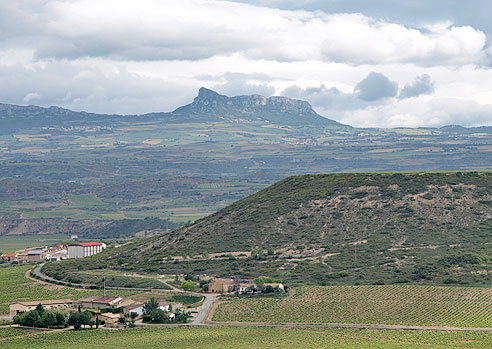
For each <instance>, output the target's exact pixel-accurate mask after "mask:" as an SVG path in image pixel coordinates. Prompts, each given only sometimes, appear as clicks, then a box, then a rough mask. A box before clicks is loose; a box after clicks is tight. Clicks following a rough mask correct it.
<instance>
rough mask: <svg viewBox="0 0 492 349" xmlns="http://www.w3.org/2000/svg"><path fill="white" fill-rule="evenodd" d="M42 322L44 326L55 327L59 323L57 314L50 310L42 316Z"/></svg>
mask: <svg viewBox="0 0 492 349" xmlns="http://www.w3.org/2000/svg"><path fill="white" fill-rule="evenodd" d="M41 324H42V326H43V327H48V328H50V327H54V326H56V325H57V318H56V314H55V313H53V312H50V311H46V312H44V313H43V316H41Z"/></svg>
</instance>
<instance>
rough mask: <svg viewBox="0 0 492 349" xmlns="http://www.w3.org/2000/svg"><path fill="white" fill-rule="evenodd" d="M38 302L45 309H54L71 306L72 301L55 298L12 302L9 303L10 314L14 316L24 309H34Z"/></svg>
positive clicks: (24, 310)
mask: <svg viewBox="0 0 492 349" xmlns="http://www.w3.org/2000/svg"><path fill="white" fill-rule="evenodd" d="M38 304H41V305H42V306H43V307H44V308H45V309H46V310H55V309H66V308H68V307H72V306H73V304H74V301H72V300H71V299H55V300H48V301H33V302H14V303H12V304H10V316H15V315H17V314H20V313H24V312H26V311H31V310H34V309H36V307H37V306H38Z"/></svg>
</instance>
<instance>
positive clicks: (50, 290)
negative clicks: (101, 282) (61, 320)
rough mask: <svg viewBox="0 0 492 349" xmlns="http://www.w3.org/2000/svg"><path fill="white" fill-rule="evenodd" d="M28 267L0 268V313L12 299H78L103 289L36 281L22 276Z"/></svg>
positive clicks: (116, 292) (6, 308)
mask: <svg viewBox="0 0 492 349" xmlns="http://www.w3.org/2000/svg"><path fill="white" fill-rule="evenodd" d="M30 268H31V267H30V266H17V267H10V266H9V267H1V268H0V314H8V313H9V304H10V303H12V302H13V301H36V300H43V299H59V298H71V299H72V298H73V299H79V298H82V297H88V296H91V295H102V294H103V290H78V289H73V288H68V287H62V286H54V285H47V284H41V283H38V282H36V281H33V280H30V279H27V278H26V277H25V276H24V274H25V273H26V271H27V270H29V269H30ZM106 293H107V295H110V296H112V295H116V296H129V295H131V294H135V293H136V292H131V291H107V292H106Z"/></svg>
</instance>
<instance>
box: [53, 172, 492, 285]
mask: <svg viewBox="0 0 492 349" xmlns="http://www.w3.org/2000/svg"><path fill="white" fill-rule="evenodd" d="M491 217H492V173H489V172H481V173H478V172H452V173H451V172H447V173H359V174H346V173H343V174H326V175H304V176H295V177H289V178H287V179H285V180H282V181H280V182H278V183H276V184H274V185H272V186H270V187H268V188H266V189H264V190H262V191H260V192H258V193H256V194H254V195H251V196H249V197H247V198H245V199H243V200H240V201H237V202H236V203H234V204H232V205H230V206H228V207H226V208H224V209H222V210H220V211H219V212H217V213H215V214H212V215H210V216H208V217H206V218H203V219H201V220H198V221H196V222H195V223H194V224H192V225H189V226H187V227H184V228H182V229H179V230H176V231H174V232H171V233H166V234H162V235H158V236H155V237H152V238H149V239H145V240H141V241H138V242H136V243H133V244H129V245H126V246H124V247H121V248H118V249H113V250H108V251H106V252H104V253H103V254H101V255H99V256H96V257H94V258H92V259H90V260H84V262H83V263H81V262H79V261H69V262H67V263H64V264H59V266H63V267H56V266H55V265H53V266H49V267H48V269H47V271H48V272H50V268H51V272H52V273H55V270H56V271H58V272H60V270H61V269H63V272H61V274H60V275H59V276H62V277H63V275H62V274H64V273H68V272H69V270H71V266H72V267H73V268H75V267H77V268H79V269H80V268H82V269H91V268H96V267H99V265H100V263H102V261H103V260H104V264H105V265H107V266H109V267H112V268H116V269H123V270H135V271H149V272H157V271H158V272H163V273H165V272H169V273H172V272H176V271H178V272H181V273H185V272H186V273H195V274H217V273H220V274H225V275H235V274H239V275H253V276H255V275H258V274H268V275H273V276H276V277H278V278H281V279H284V280H290V281H291V282H292V283H318V284H357V283H361V284H367V283H405V282H430V283H440V284H442V283H445V284H450V283H463V284H487V283H489V282H490V280H492V279H491V278H490V276H489V272H492V259H491V247H492V241H491V237H492V218H491ZM234 251H241V253H236V254H235V255H234V256H233V255H229V253H230V252H234ZM251 251H252V252H253V253H252V254H251V255H250V252H251ZM211 253H219V254H218V255H213V256H212V255H210V254H211ZM220 253H222V255H221V254H220ZM176 256H188V257H187V258H177V257H176ZM82 264H83V266H82V267H80V265H82Z"/></svg>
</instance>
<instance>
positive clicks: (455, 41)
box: [0, 0, 492, 126]
mask: <svg viewBox="0 0 492 349" xmlns="http://www.w3.org/2000/svg"><path fill="white" fill-rule="evenodd" d="M245 2H247V3H237V2H230V1H211V0H180V1H177V0H169V1H159V0H140V1H138V2H134V1H129V0H122V1H117V0H99V1H91V0H19V1H11V2H8V1H4V2H1V3H0V45H1V46H0V47H2V49H1V50H0V81H2V84H1V85H0V102H4V103H15V104H21V103H30V102H31V103H37V104H40V105H45V106H46V105H60V106H63V107H66V108H73V109H76V110H87V111H93V112H106V113H145V112H151V111H170V110H172V109H174V108H175V107H178V106H180V105H183V104H186V103H189V102H190V101H191V100H192V99H193V97H194V96H195V95H196V93H197V90H198V88H199V87H200V86H207V87H210V88H213V89H217V90H218V92H221V93H224V94H227V95H241V94H263V95H272V94H279V93H281V94H284V95H287V96H290V97H294V98H299V99H306V100H308V101H310V102H311V103H312V104H313V105H314V107H315V108H316V109H317V110H318V111H319V112H320V113H322V114H324V115H326V116H328V117H332V118H336V119H337V120H340V121H342V122H346V123H349V124H352V125H354V126H425V125H427V126H433V125H436V126H442V125H444V124H447V123H462V124H463V125H467V126H469V125H475V124H477V123H484V124H487V123H490V121H491V120H492V117H491V114H490V113H489V106H490V105H491V104H492V93H491V92H490V91H492V69H491V68H490V67H489V66H487V65H486V64H482V63H488V61H487V59H488V58H487V55H489V54H490V55H492V51H491V49H490V48H486V47H485V42H486V36H485V35H484V34H483V33H482V32H481V31H479V30H477V29H476V28H473V27H471V26H469V25H466V23H465V24H463V23H461V24H460V25H453V24H452V23H453V22H451V21H449V19H447V18H445V19H444V20H443V19H442V18H440V19H439V20H435V21H422V22H416V21H413V22H411V24H408V23H410V22H405V23H406V24H402V23H403V22H401V21H400V22H398V21H394V20H393V21H391V20H389V19H388V18H392V17H391V16H390V17H384V18H383V17H377V16H368V15H363V14H360V13H338V14H337V13H327V12H322V11H300V10H290V11H285V10H280V9H278V8H266V7H258V6H253V5H251V4H248V3H251V2H248V1H245ZM335 2H336V3H337V4H338V5H337V7H336V8H341V7H340V6H341V5H340V4H341V3H342V1H340V0H337V1H330V3H333V4H334V3H335ZM256 3H260V4H264V5H269V6H280V4H281V3H282V4H284V5H285V4H287V5H288V6H290V8H298V7H299V6H300V2H299V1H293V0H286V1H284V0H272V1H268V0H259V1H257V2H256ZM303 3H304V4H308V3H312V5H313V6H315V7H317V6H318V5H317V4H320V1H319V0H313V1H311V0H306V1H303ZM358 3H359V5H360V6H361V7H362V6H363V4H365V3H366V2H362V1H358ZM344 6H345V5H344ZM347 6H348V5H347ZM364 6H366V5H364ZM367 6H369V7H371V6H372V3H371V5H367ZM367 6H366V7H367ZM328 7H329V6H328V5H326V6H325V5H324V8H328ZM352 12H354V11H352ZM393 18H394V17H393ZM416 23H418V24H416ZM489 51H490V52H489ZM371 72H380V74H381V75H376V76H374V75H373V76H372V77H371V75H370V73H371ZM368 74H369V75H368ZM426 76H429V78H427V77H426ZM430 76H431V77H432V79H431V78H430ZM374 77H376V78H374ZM397 85H398V86H402V89H401V90H400V91H399V95H397V87H396V86H397Z"/></svg>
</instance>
